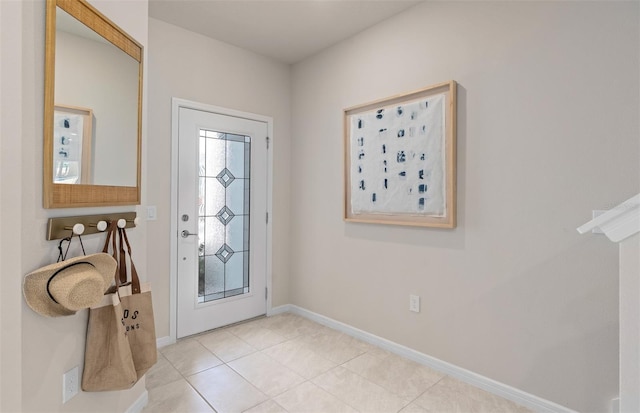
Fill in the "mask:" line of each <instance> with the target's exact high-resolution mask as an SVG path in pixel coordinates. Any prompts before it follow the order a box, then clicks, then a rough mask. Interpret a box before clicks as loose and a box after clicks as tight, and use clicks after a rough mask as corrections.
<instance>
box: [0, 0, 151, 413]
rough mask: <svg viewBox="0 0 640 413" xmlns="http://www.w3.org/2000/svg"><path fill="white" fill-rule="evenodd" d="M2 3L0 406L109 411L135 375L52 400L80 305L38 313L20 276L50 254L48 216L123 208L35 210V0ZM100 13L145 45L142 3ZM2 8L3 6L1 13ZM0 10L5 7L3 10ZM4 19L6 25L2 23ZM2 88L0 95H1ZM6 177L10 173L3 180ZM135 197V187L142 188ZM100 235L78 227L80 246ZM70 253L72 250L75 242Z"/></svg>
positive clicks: (90, 245) (38, 172) (138, 244)
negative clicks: (52, 314)
mask: <svg viewBox="0 0 640 413" xmlns="http://www.w3.org/2000/svg"><path fill="white" fill-rule="evenodd" d="M1 3H2V5H1V7H2V15H1V19H2V25H1V27H2V43H1V46H2V49H1V51H2V72H1V73H2V75H1V80H2V82H1V85H2V141H1V142H2V143H1V144H2V163H1V164H0V168H1V169H0V176H2V181H1V182H2V200H1V201H2V202H1V203H0V207H1V208H2V210H1V212H2V213H1V214H0V216H1V217H2V219H1V221H0V222H1V224H2V231H1V232H2V238H1V242H2V244H1V246H2V248H0V250H1V251H2V253H1V254H2V255H1V259H2V261H1V266H2V267H1V268H2V277H1V279H2V281H1V282H2V302H1V305H2V308H1V310H2V316H1V317H2V329H1V330H2V340H1V343H2V346H1V347H0V349H1V357H2V406H1V409H0V410H2V411H3V412H4V411H7V412H17V411H22V412H35V411H42V412H44V411H46V412H100V411H105V412H107V411H108V412H118V411H124V410H126V409H127V408H128V407H129V406H131V404H132V403H133V402H134V401H135V400H136V399H138V397H140V396H141V395H142V394H143V392H144V391H145V390H144V380H142V381H141V382H140V383H138V384H137V385H136V386H135V387H134V388H133V389H131V390H128V391H122V392H109V393H83V392H81V393H80V394H78V396H76V397H75V398H73V399H72V400H71V401H69V402H68V403H67V404H64V405H63V404H62V375H63V373H64V372H65V371H67V370H69V369H71V368H73V367H74V366H80V368H81V370H82V363H83V355H84V337H85V330H86V322H87V311H86V310H85V311H82V312H79V313H78V314H76V315H74V316H70V317H60V318H55V319H54V318H46V317H43V316H41V315H39V314H36V313H35V312H33V311H32V310H31V309H30V308H29V307H28V306H27V305H26V303H24V300H23V299H22V291H21V286H22V278H23V276H24V275H25V274H27V273H28V272H30V271H32V270H34V269H36V268H38V267H40V266H42V265H45V264H49V263H51V262H52V261H55V258H56V246H57V242H56V241H45V231H46V222H47V219H48V218H49V217H53V216H67V215H85V214H92V213H98V212H100V213H102V212H109V211H129V210H134V209H135V208H134V207H129V208H126V207H124V208H122V207H121V208H99V209H98V208H88V209H68V210H45V209H43V208H42V122H43V96H44V93H43V92H44V80H43V79H44V22H45V3H44V1H26V2H13V1H8V2H5V1H3V2H1ZM91 3H92V4H94V5H96V6H97V8H98V9H99V10H101V11H102V12H103V13H104V14H105V15H106V16H108V17H110V18H111V19H113V20H114V21H115V22H116V24H118V25H119V26H120V27H122V28H123V29H125V30H126V31H128V32H129V33H130V34H131V35H132V36H133V37H134V38H136V39H137V40H138V41H139V42H140V43H142V44H143V45H146V44H147V2H146V1H144V0H143V1H139V0H136V1H107V0H92V1H91ZM7 11H8V13H6V12H7ZM5 13H6V14H5ZM5 27H6V28H7V32H5ZM5 92H6V94H5ZM9 178H10V179H9ZM143 199H144V189H143ZM145 232H146V229H145V224H144V223H142V224H141V226H140V228H137V229H135V230H132V231H131V232H130V234H131V235H130V239H131V242H132V247H133V251H134V257H137V258H138V259H137V260H136V264H137V267H138V269H139V271H140V273H141V274H145V273H146V255H147V253H146V240H145ZM101 238H102V237H100V236H96V235H94V236H87V237H85V239H84V245H85V248H86V249H87V252H95V251H97V250H98V249H99V244H100V241H101ZM75 253H77V250H76V251H75Z"/></svg>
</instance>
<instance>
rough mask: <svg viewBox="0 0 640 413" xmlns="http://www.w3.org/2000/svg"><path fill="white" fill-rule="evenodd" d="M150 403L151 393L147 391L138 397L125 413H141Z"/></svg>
mask: <svg viewBox="0 0 640 413" xmlns="http://www.w3.org/2000/svg"><path fill="white" fill-rule="evenodd" d="M148 403H149V392H148V391H147V390H146V389H145V390H144V393H142V394H141V395H140V397H138V400H136V401H135V402H133V404H132V405H131V406H129V408H128V409H127V410H126V411H125V412H124V413H140V412H142V409H144V408H145V406H146V405H147V404H148Z"/></svg>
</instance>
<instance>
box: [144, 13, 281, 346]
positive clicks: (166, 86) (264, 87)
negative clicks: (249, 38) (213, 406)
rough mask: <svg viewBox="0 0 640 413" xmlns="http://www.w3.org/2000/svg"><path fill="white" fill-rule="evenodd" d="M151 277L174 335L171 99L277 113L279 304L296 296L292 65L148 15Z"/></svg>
mask: <svg viewBox="0 0 640 413" xmlns="http://www.w3.org/2000/svg"><path fill="white" fill-rule="evenodd" d="M149 67H150V69H149V89H148V91H149V120H150V123H149V149H148V154H149V165H148V168H149V171H153V173H152V174H150V175H149V181H148V184H147V187H146V189H147V194H148V204H149V205H157V206H158V220H157V221H154V222H150V223H149V224H148V225H149V231H148V237H149V238H148V240H149V244H148V246H149V252H150V253H149V261H148V268H149V276H150V280H151V281H152V282H153V287H154V309H155V316H156V331H157V335H158V337H163V336H168V335H169V318H170V314H169V261H170V237H171V236H174V237H175V236H176V234H171V233H170V223H171V217H170V212H171V211H170V210H169V208H170V199H171V198H170V197H171V192H170V191H171V188H170V185H169V182H171V168H170V165H171V98H172V97H177V98H182V99H187V100H192V101H196V102H201V103H207V104H211V105H215V106H221V107H226V108H229V109H235V110H240V111H243V112H250V113H254V114H258V115H264V116H270V117H272V118H273V122H274V123H273V128H274V136H273V139H272V142H273V146H272V149H273V165H274V171H273V176H274V177H273V181H274V188H273V212H274V213H273V217H272V218H273V219H272V225H273V227H272V228H273V292H272V297H273V305H274V306H277V305H281V304H287V303H289V300H288V285H289V280H288V278H289V277H288V263H289V192H290V189H289V182H290V180H289V179H290V178H289V157H290V149H289V148H290V133H289V127H290V106H289V98H290V72H289V66H287V65H285V64H282V63H277V62H275V61H273V60H270V59H267V58H265V57H263V56H260V55H257V54H255V53H251V52H248V51H245V50H242V49H239V48H237V47H234V46H230V45H228V44H226V43H222V42H220V41H217V40H213V39H210V38H207V37H204V36H201V35H198V34H195V33H193V32H190V31H188V30H185V29H181V28H179V27H177V26H173V25H170V24H167V23H164V22H162V21H159V20H156V19H149Z"/></svg>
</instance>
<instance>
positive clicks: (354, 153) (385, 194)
mask: <svg viewBox="0 0 640 413" xmlns="http://www.w3.org/2000/svg"><path fill="white" fill-rule="evenodd" d="M446 104H447V99H446V95H445V94H436V95H433V96H429V97H426V98H425V97H423V98H420V99H417V100H413V101H408V102H403V103H402V104H394V105H388V106H380V107H376V108H373V109H371V110H369V111H365V112H361V113H357V114H354V115H352V116H350V119H349V141H350V142H349V154H350V159H349V162H350V182H349V183H348V184H349V185H350V186H351V188H350V193H351V199H350V208H351V213H353V214H355V215H357V214H408V215H416V216H431V217H442V216H445V215H446V212H447V205H446V194H445V192H446V169H445V132H446V131H445V125H446V122H445V107H446Z"/></svg>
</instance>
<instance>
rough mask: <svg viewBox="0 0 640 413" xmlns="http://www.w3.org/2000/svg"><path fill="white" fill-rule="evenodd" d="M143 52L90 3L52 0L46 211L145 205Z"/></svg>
mask: <svg viewBox="0 0 640 413" xmlns="http://www.w3.org/2000/svg"><path fill="white" fill-rule="evenodd" d="M142 52H143V49H142V46H141V45H140V44H139V43H138V42H136V41H135V40H134V39H133V38H132V37H131V36H129V35H128V34H127V33H126V32H125V31H124V30H122V29H121V28H119V27H118V26H117V25H116V24H114V23H113V22H111V21H110V20H109V19H108V18H107V17H105V16H104V15H103V14H101V13H100V12H99V11H98V10H96V9H95V8H94V7H93V6H91V5H90V4H89V3H88V2H87V1H86V0H47V19H46V42H45V96H44V163H43V164H44V169H43V204H44V208H71V207H89V206H111V205H138V204H140V175H141V165H140V164H141V139H142V73H143V72H142V70H143V67H142V64H143V62H142V56H143V53H142Z"/></svg>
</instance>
